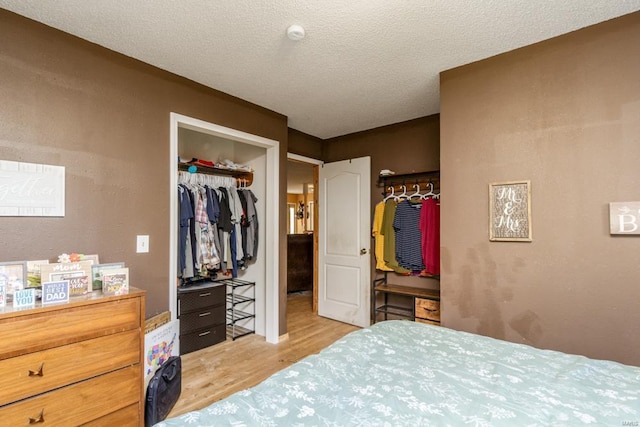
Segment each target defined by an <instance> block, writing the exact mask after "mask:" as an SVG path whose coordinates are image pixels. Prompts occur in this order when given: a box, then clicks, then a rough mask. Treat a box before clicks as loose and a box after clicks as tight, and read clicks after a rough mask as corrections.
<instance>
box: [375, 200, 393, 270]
mask: <svg viewBox="0 0 640 427" xmlns="http://www.w3.org/2000/svg"><path fill="white" fill-rule="evenodd" d="M384 206H385V202H384V201H381V202H380V203H378V204H377V205H376V207H375V210H374V212H373V226H372V229H371V235H372V236H373V238H374V242H375V243H374V248H375V249H374V255H375V257H376V269H377V270H381V271H393V269H392V268H389V267H387V265H386V264H385V262H384V246H385V239H384V234H382V220H383V219H384Z"/></svg>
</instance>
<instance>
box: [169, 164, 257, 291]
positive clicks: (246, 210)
mask: <svg viewBox="0 0 640 427" xmlns="http://www.w3.org/2000/svg"><path fill="white" fill-rule="evenodd" d="M178 182H179V185H178V196H179V215H178V218H179V228H178V275H179V276H180V277H181V278H182V279H185V280H190V279H197V278H200V277H211V274H215V273H216V272H217V271H222V272H223V273H224V274H226V273H227V272H228V271H229V270H230V274H231V275H232V277H234V278H235V277H237V274H238V271H239V270H240V269H245V268H246V267H247V264H248V262H249V261H250V260H255V257H256V253H257V247H258V246H257V242H258V239H257V233H258V215H257V211H256V206H255V203H256V202H257V198H256V197H255V195H254V194H253V193H252V192H251V190H248V189H238V188H236V186H235V185H236V180H235V179H234V178H231V177H220V176H212V175H202V174H187V173H185V172H179V175H178Z"/></svg>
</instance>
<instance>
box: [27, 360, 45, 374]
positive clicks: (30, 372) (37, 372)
mask: <svg viewBox="0 0 640 427" xmlns="http://www.w3.org/2000/svg"><path fill="white" fill-rule="evenodd" d="M42 368H44V362H42V364H41V365H40V369H38V370H37V371H32V370H31V369H29V376H30V377H42V376H44V372H43V371H42Z"/></svg>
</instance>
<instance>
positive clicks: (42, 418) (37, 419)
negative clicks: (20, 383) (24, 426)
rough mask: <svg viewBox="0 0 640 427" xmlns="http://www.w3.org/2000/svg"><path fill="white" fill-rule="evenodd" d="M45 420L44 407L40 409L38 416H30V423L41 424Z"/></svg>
mask: <svg viewBox="0 0 640 427" xmlns="http://www.w3.org/2000/svg"><path fill="white" fill-rule="evenodd" d="M43 422H44V409H43V410H42V411H40V415H38V418H31V417H29V424H40V423H43Z"/></svg>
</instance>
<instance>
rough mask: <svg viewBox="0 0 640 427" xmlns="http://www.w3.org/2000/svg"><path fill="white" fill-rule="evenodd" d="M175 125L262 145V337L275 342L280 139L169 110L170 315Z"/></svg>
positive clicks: (174, 294) (174, 296)
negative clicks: (263, 186) (264, 165)
mask: <svg viewBox="0 0 640 427" xmlns="http://www.w3.org/2000/svg"><path fill="white" fill-rule="evenodd" d="M178 128H186V129H190V130H194V131H197V132H202V133H207V134H210V135H214V136H218V137H222V138H226V139H229V140H233V141H237V142H241V143H245V144H250V145H253V146H257V147H262V148H264V149H265V150H266V183H265V184H266V197H265V199H266V201H265V208H266V218H265V219H264V224H265V225H264V226H263V227H264V229H265V233H266V236H265V245H266V246H265V248H266V250H265V256H266V260H265V339H266V341H267V342H269V343H272V344H276V343H278V338H279V327H280V326H279V319H280V312H279V294H280V282H279V279H278V258H279V256H278V255H279V234H278V230H279V227H278V224H279V211H278V204H279V200H280V196H279V191H278V190H279V188H280V187H279V182H280V178H279V169H280V163H279V159H280V143H279V142H278V141H276V140H273V139H269V138H264V137H262V136H258V135H253V134H250V133H247V132H242V131H239V130H236V129H231V128H228V127H224V126H220V125H216V124H214V123H209V122H205V121H203V120H199V119H195V118H193V117H188V116H184V115H181V114H178V113H173V112H172V113H170V130H169V132H170V138H169V177H170V178H169V185H170V187H169V194H170V203H169V209H170V213H169V221H170V224H169V305H170V307H169V309H170V312H171V319H172V320H175V319H177V316H178V312H177V307H178V305H177V304H178V291H177V282H176V281H177V277H178V253H177V250H176V249H177V247H178V237H177V235H178V226H177V223H178V216H177V213H178V196H177V191H176V188H177V186H178Z"/></svg>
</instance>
